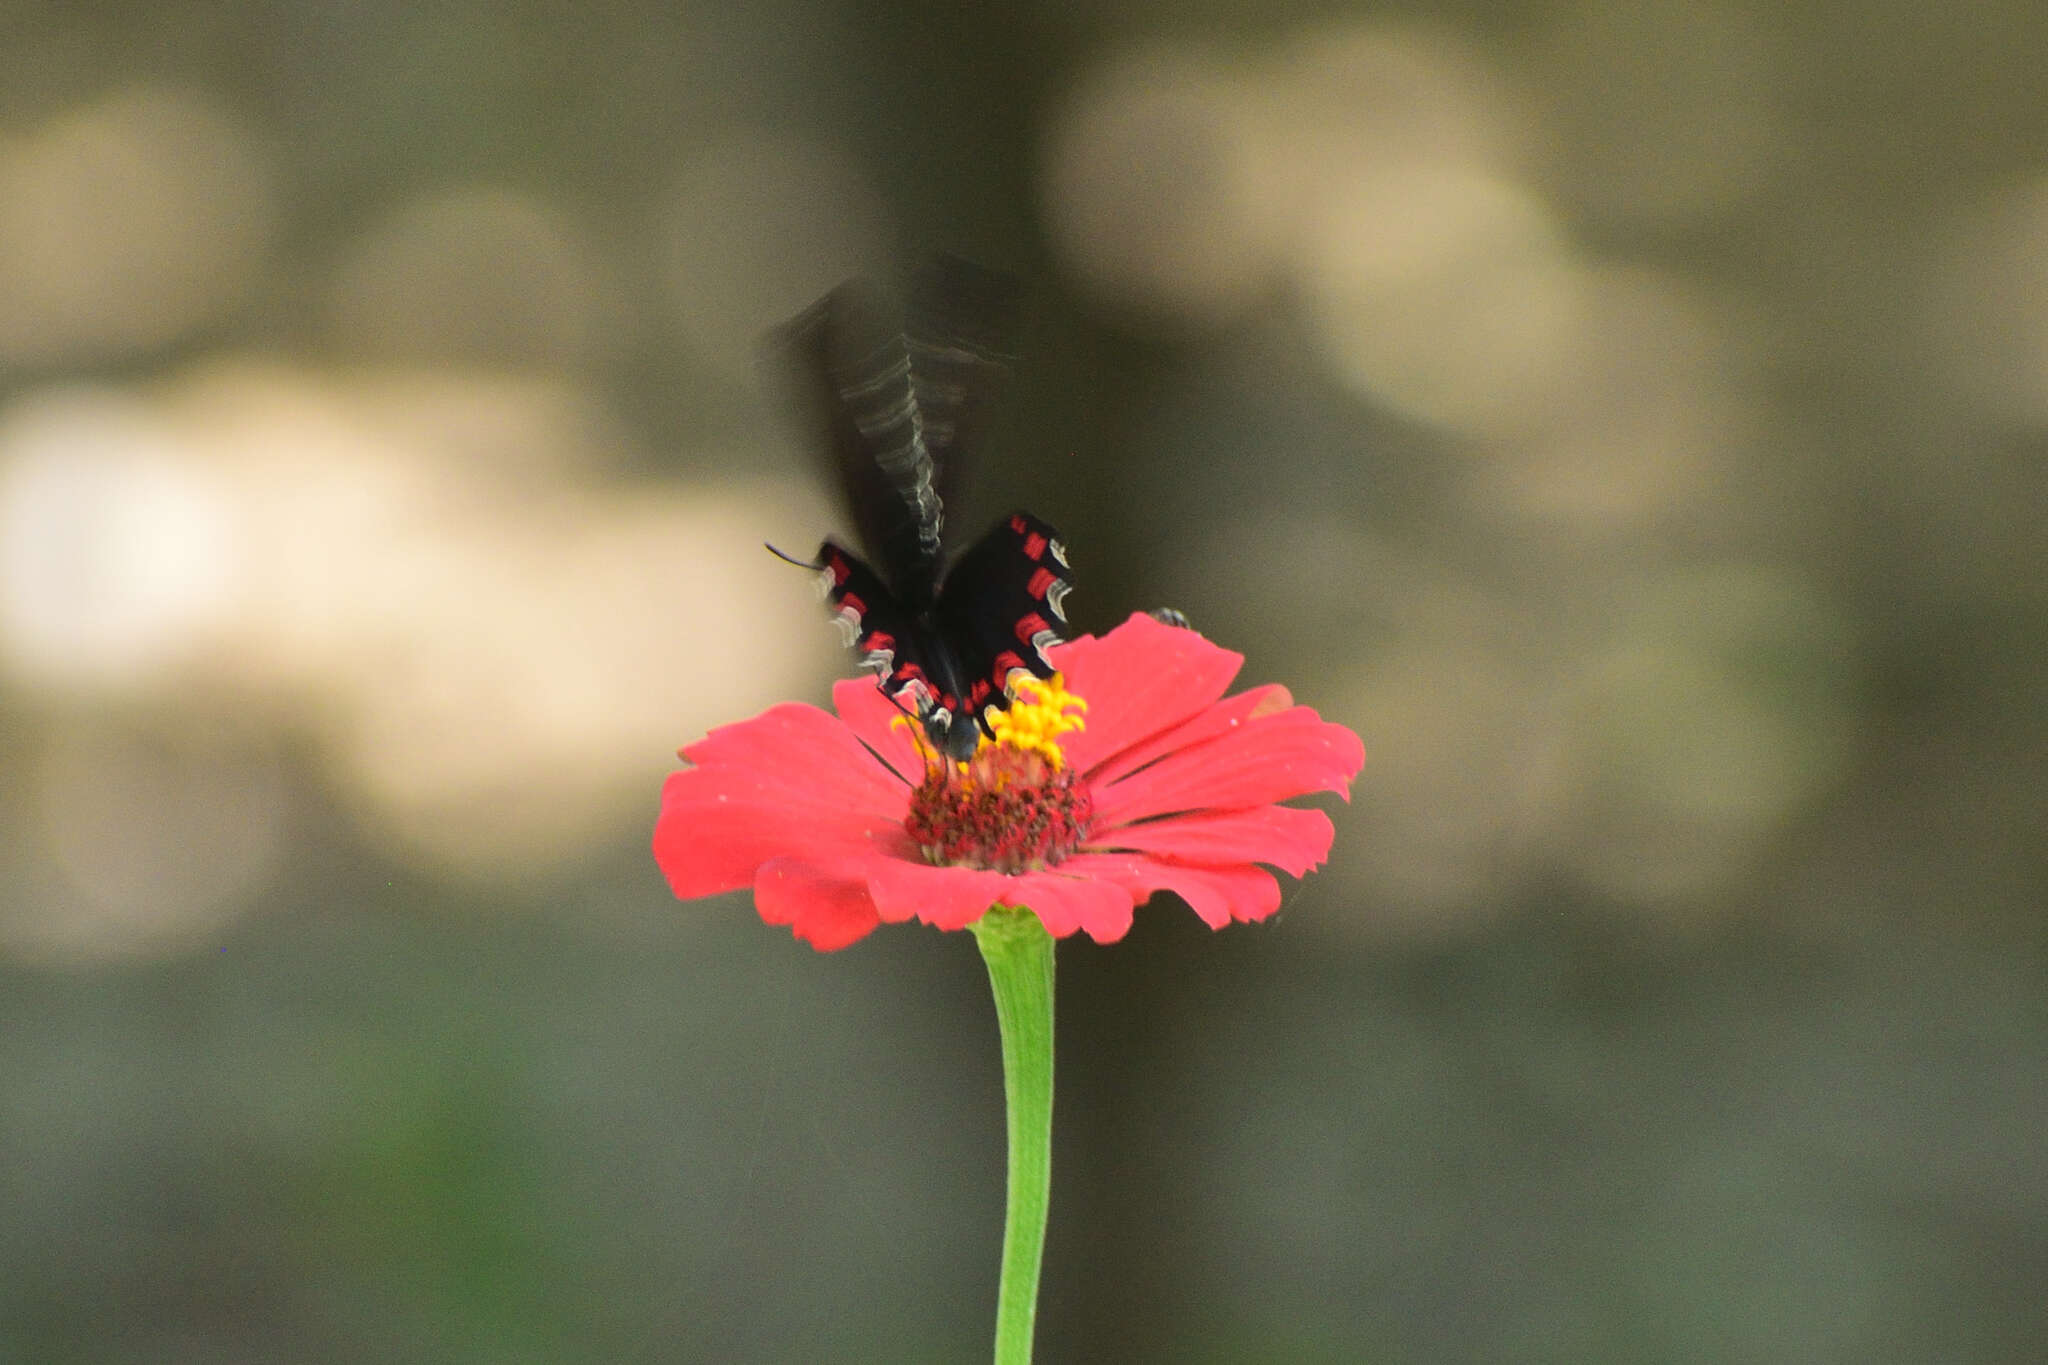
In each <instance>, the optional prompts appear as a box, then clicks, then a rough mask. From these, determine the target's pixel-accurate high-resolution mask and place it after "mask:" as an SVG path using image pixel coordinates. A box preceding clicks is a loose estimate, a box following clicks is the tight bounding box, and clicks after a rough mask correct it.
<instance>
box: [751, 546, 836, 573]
mask: <svg viewBox="0 0 2048 1365" xmlns="http://www.w3.org/2000/svg"><path fill="white" fill-rule="evenodd" d="M761 548H762V549H764V550H766V551H767V552H768V553H769V554H771V555H774V556H775V557H776V558H777V559H779V560H781V561H782V562H783V563H785V564H794V565H796V566H797V567H798V568H799V569H822V568H824V567H825V566H824V565H822V564H820V563H818V561H817V560H815V559H798V558H797V557H796V556H795V555H786V554H784V553H783V552H782V551H780V550H778V549H776V548H775V547H774V546H773V545H770V544H769V543H768V542H767V541H765V540H764V541H762V542H761Z"/></svg>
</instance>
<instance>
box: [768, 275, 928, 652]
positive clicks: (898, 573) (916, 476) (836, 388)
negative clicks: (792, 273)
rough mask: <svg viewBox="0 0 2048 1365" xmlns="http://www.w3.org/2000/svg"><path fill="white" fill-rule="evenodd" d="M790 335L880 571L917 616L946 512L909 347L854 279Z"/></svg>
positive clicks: (826, 443) (861, 535)
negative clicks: (926, 439) (920, 410)
mask: <svg viewBox="0 0 2048 1365" xmlns="http://www.w3.org/2000/svg"><path fill="white" fill-rule="evenodd" d="M783 342H784V347H785V349H786V350H787V351H788V353H789V355H790V357H791V359H792V361H793V362H794V368H795V370H796V373H797V376H798V380H799V388H800V391H801V395H802V397H803V398H804V399H805V400H807V403H808V406H809V407H810V408H811V410H812V421H813V425H814V428H815V430H816V431H817V432H818V433H819V434H820V436H821V437H822V442H821V444H822V446H823V449H824V451H825V452H826V454H827V455H828V456H829V457H830V460H831V464H832V467H833V469H834V471H835V473H836V474H837V475H838V478H839V483H840V488H841V491H842V492H843V493H844V495H845V498H846V504H847V510H848V511H849V512H850V513H851V514H852V517H853V529H854V531H855V533H856V536H857V538H858V539H859V541H860V544H861V546H862V548H863V549H864V550H865V551H866V552H867V553H868V554H869V555H870V556H871V557H872V560H873V564H874V569H873V570H872V572H874V573H878V574H879V575H880V576H881V578H882V580H883V582H884V583H885V584H886V585H887V587H888V589H889V590H890V592H891V594H892V597H893V600H894V601H896V602H898V603H900V604H901V605H902V606H903V607H904V608H905V609H906V610H908V611H909V612H910V613H911V614H912V615H915V614H916V613H918V612H919V611H922V610H923V609H924V608H925V607H927V606H928V605H929V604H930V602H931V600H932V597H933V596H934V594H935V592H936V590H937V583H938V573H939V563H940V560H939V556H940V531H941V527H942V525H943V512H942V506H941V503H940V501H939V493H938V489H937V487H936V485H935V483H934V481H933V472H934V471H933V466H932V459H931V455H930V453H929V451H928V450H927V449H926V446H925V442H924V437H923V433H922V430H921V424H920V421H919V416H918V395H917V390H916V387H915V385H914V383H913V381H912V378H911V365H910V350H909V347H908V345H907V343H906V342H905V341H904V339H903V337H902V336H900V335H898V334H896V333H895V332H893V331H891V330H888V329H886V328H885V327H884V325H883V324H881V323H880V322H879V321H878V310H877V309H876V308H875V306H874V305H873V304H872V302H871V301H870V300H869V298H868V297H867V296H866V294H865V293H864V292H863V291H862V290H861V289H860V287H859V286H857V285H851V284H849V285H842V286H840V287H839V288H838V289H835V290H833V291H832V292H831V293H830V294H827V295H826V296H825V297H824V298H822V299H820V300H819V301H818V302H817V303H815V304H813V305H812V306H811V307H810V308H808V309H806V310H805V311H804V312H803V313H801V314H799V315H798V316H797V318H796V319H795V320H794V321H792V322H791V323H790V324H789V325H788V326H787V328H786V329H785V330H784V334H783ZM842 553H843V552H842ZM823 562H824V561H823V560H822V559H821V564H822V563H823ZM864 567H865V566H864Z"/></svg>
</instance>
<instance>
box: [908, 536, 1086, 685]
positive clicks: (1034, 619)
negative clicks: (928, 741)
mask: <svg viewBox="0 0 2048 1365" xmlns="http://www.w3.org/2000/svg"><path fill="white" fill-rule="evenodd" d="M1073 586H1074V578H1073V573H1072V571H1071V570H1069V569H1068V567H1067V555H1066V548H1065V547H1064V546H1062V545H1061V544H1060V540H1059V533H1058V532H1056V531H1054V530H1053V528H1052V527H1051V526H1049V525H1047V524H1046V523H1045V522H1043V521H1040V520H1039V519H1038V518H1037V517H1034V516H1032V515H1031V514H1030V513H1029V512H1012V513H1011V514H1010V515H1009V516H1007V517H1005V518H1004V519H1003V520H1001V521H999V522H997V523H996V525H995V526H994V527H993V528H992V529H991V530H990V531H989V532H988V534H986V535H984V536H983V537H982V538H981V539H980V540H978V541H976V542H975V543H974V544H973V545H971V546H970V547H968V549H967V551H966V552H965V553H964V554H962V555H961V556H960V560H959V562H958V563H956V564H955V565H954V566H953V567H952V569H951V570H950V571H949V572H948V573H947V574H946V582H945V586H944V587H943V588H942V589H941V590H940V593H939V600H938V604H937V606H936V607H935V608H934V610H933V612H932V617H933V621H934V622H935V624H936V625H937V627H938V632H939V634H940V635H941V636H942V637H943V638H944V640H945V641H946V643H947V644H948V646H950V648H951V650H952V653H953V655H954V656H955V658H956V659H957V661H958V665H959V675H960V677H961V679H962V682H963V686H964V688H965V701H966V703H967V705H968V706H969V707H971V708H972V710H973V712H974V714H975V715H977V716H980V715H984V714H986V713H987V712H988V711H989V710H990V709H991V708H993V707H1001V706H1002V705H1003V704H1004V703H1005V702H1006V701H1007V700H1008V695H1009V693H1008V688H1009V684H1010V681H1011V678H1012V675H1013V674H1015V673H1016V671H1017V670H1019V669H1023V670H1025V671H1026V672H1029V673H1031V674H1034V675H1035V676H1037V677H1041V678H1045V677H1050V676H1051V675H1052V664H1051V662H1050V661H1049V660H1048V659H1047V658H1046V657H1045V651H1046V650H1047V649H1049V648H1051V647H1052V646H1053V645H1055V644H1058V643H1059V642H1060V641H1061V639H1063V638H1064V636H1063V632H1064V631H1065V629H1066V624H1067V616H1066V609H1065V604H1066V597H1067V593H1068V592H1069V591H1070V590H1071V589H1072V588H1073Z"/></svg>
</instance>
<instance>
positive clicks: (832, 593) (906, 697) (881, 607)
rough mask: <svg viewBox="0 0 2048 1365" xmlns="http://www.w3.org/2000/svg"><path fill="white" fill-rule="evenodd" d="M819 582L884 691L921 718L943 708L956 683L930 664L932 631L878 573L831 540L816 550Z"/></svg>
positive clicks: (943, 668) (842, 629)
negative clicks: (938, 708) (933, 708)
mask: <svg viewBox="0 0 2048 1365" xmlns="http://www.w3.org/2000/svg"><path fill="white" fill-rule="evenodd" d="M818 565H819V578H820V580H821V582H822V583H823V585H824V589H825V601H826V603H827V604H828V605H829V606H830V607H831V610H832V613H833V621H834V623H835V624H836V625H838V627H839V633H840V635H841V636H842V637H844V639H845V641H846V643H847V646H848V647H849V648H851V649H852V650H853V652H854V653H855V654H856V655H858V656H859V658H860V667H861V668H863V669H866V670H868V671H869V672H871V673H874V674H876V675H877V678H878V680H879V683H880V686H881V689H882V691H884V692H886V693H887V694H888V695H889V696H890V697H891V698H893V699H894V700H895V701H897V702H898V703H899V704H901V705H902V706H904V707H905V708H906V709H908V710H910V711H912V712H915V713H918V714H922V713H923V712H924V711H925V710H927V709H929V708H930V707H932V706H934V705H941V704H944V701H945V700H946V694H948V693H949V692H952V691H955V690H957V687H958V684H957V683H955V682H954V681H953V679H952V678H951V677H950V676H949V675H950V673H951V669H950V668H948V667H947V666H945V665H944V664H941V665H940V666H938V667H936V668H934V667H931V666H929V665H930V664H931V663H932V655H933V642H932V639H931V632H930V628H929V627H928V626H926V625H925V623H924V622H923V621H921V620H920V619H919V617H918V615H917V613H915V612H912V611H910V610H908V609H906V608H905V607H904V605H903V603H902V602H901V601H900V600H898V598H897V597H896V595H895V594H894V593H893V592H891V591H890V590H889V585H888V584H887V583H884V582H883V581H882V578H881V575H879V574H877V573H876V572H875V571H874V570H873V569H871V568H869V567H868V566H867V565H866V564H865V563H863V562H862V561H861V560H860V558H859V557H858V556H856V555H854V554H852V553H851V552H849V551H848V550H846V549H845V548H844V547H842V546H840V545H839V544H837V543H835V542H833V541H830V540H828V541H826V542H825V543H824V544H823V545H820V546H819V547H818Z"/></svg>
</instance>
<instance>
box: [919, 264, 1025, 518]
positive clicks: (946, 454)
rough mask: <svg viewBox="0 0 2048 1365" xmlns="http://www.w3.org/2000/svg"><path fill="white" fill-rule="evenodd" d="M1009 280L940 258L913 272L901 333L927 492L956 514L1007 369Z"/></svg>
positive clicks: (1012, 315)
mask: <svg viewBox="0 0 2048 1365" xmlns="http://www.w3.org/2000/svg"><path fill="white" fill-rule="evenodd" d="M1021 297H1022V291H1021V289H1020V288H1019V286H1018V283H1017V280H1016V278H1015V277H1014V276H1011V275H1007V274H1004V273H1003V272H1001V271H998V270H989V269H986V268H984V267H982V266H978V265H975V264H974V263H973V262H971V261H963V260H961V259H960V258H959V257H957V256H940V257H938V258H937V259H936V260H934V261H933V262H932V263H931V264H930V265H929V266H927V267H925V268H924V269H923V270H921V271H919V272H918V275H917V278H916V280H915V282H914V283H913V285H912V287H911V295H910V310H909V315H908V319H907V321H906V323H905V326H904V332H905V341H906V343H907V345H908V348H909V352H910V382H911V388H912V391H913V392H914V394H915V395H916V399H917V412H918V417H919V419H920V423H921V427H922V433H923V436H924V446H925V450H926V452H927V454H928V455H929V457H930V460H931V465H932V484H933V487H934V488H935V489H936V490H937V493H938V496H939V499H940V501H941V502H942V503H943V504H944V505H945V506H947V507H951V508H952V509H953V510H954V511H955V512H956V513H957V512H958V511H959V508H960V502H959V499H958V494H959V492H960V486H961V483H962V480H963V477H964V475H965V472H966V467H967V464H968V462H969V461H970V460H971V459H972V458H973V457H974V455H975V454H976V452H978V451H979V450H980V449H981V445H982V442H983V441H984V440H985V439H986V437H987V434H988V427H989V419H990V414H991V413H992V412H993V410H994V408H995V404H996V400H997V399H998V398H999V397H1000V396H1001V395H1002V392H1003V389H1004V388H1005V387H1006V386H1007V384H1008V382H1009V377H1010V369H1011V366H1012V364H1013V362H1014V361H1015V358H1016V357H1015V351H1016V341H1017V322H1018V317H1019V300H1020V298H1021Z"/></svg>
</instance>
